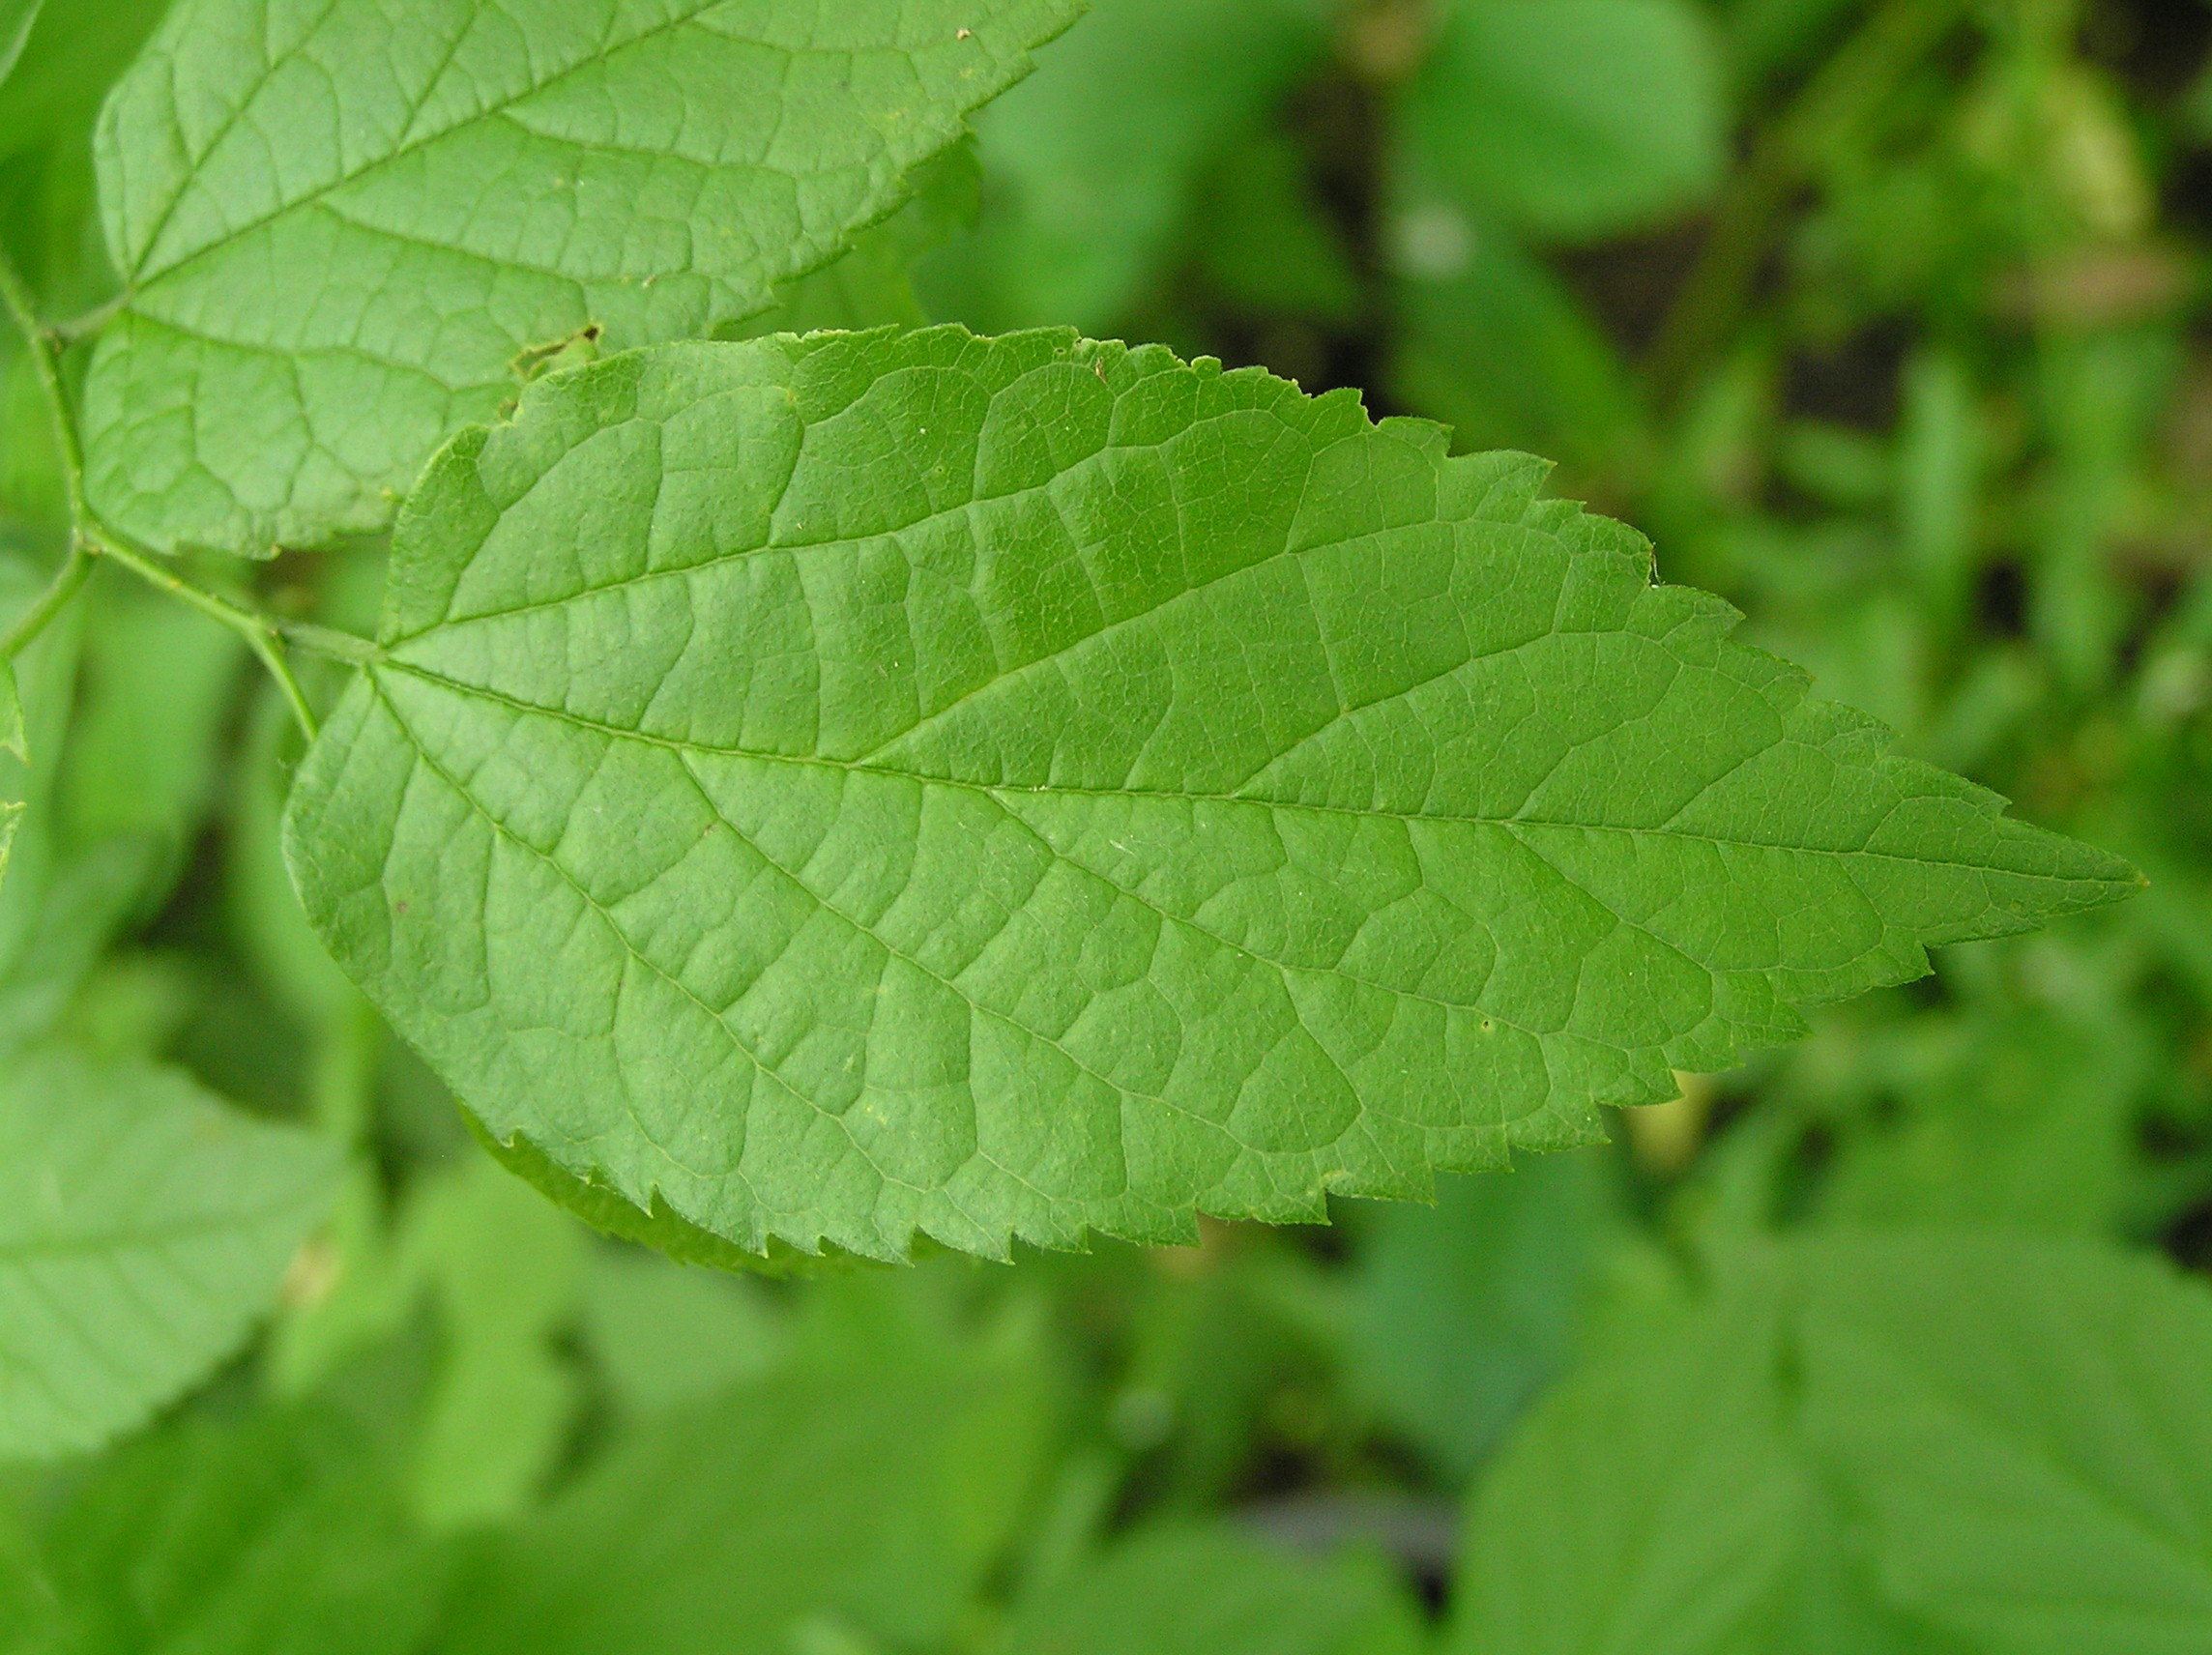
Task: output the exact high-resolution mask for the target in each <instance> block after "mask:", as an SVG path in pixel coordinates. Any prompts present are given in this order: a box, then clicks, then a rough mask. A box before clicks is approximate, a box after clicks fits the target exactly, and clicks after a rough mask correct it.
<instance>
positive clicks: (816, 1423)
mask: <svg viewBox="0 0 2212 1655" xmlns="http://www.w3.org/2000/svg"><path fill="white" fill-rule="evenodd" d="M1041 1404H1042V1396H1041V1389H1040V1385H1039V1381H1038V1377H1037V1375H1036V1373H1035V1371H1034V1369H1033V1366H1032V1364H1031V1359H1030V1358H1028V1357H1026V1356H1024V1357H1021V1358H1018V1359H1017V1358H1015V1357H1012V1356H1008V1355H1003V1354H1001V1355H991V1356H977V1355H971V1356H968V1357H965V1358H955V1359H950V1360H945V1359H932V1358H924V1357H921V1356H920V1355H918V1353H913V1352H909V1353H904V1354H902V1355H901V1356H900V1357H898V1358H896V1359H891V1360H886V1361H883V1362H881V1363H878V1364H873V1365H856V1364H853V1363H843V1364H839V1365H838V1366H837V1367H835V1368H829V1369H824V1370H821V1371H813V1372H797V1373H792V1374H789V1375H778V1376H775V1377H772V1378H770V1379H764V1380H761V1381H759V1382H756V1383H753V1384H749V1385H741V1386H740V1387H738V1388H737V1389H735V1390H732V1391H729V1392H726V1393H724V1394H723V1395H722V1396H720V1397H717V1398H715V1399H714V1400H713V1401H710V1402H705V1403H700V1404H694V1405H689V1406H683V1407H677V1408H669V1409H667V1410H665V1411H663V1412H661V1413H659V1414H657V1415H655V1416H654V1417H653V1418H652V1419H650V1420H648V1421H646V1422H645V1423H643V1424H642V1425H641V1426H640V1427H639V1428H638V1429H637V1430H635V1431H633V1432H632V1433H630V1434H629V1435H628V1436H627V1437H626V1438H624V1439H623V1441H622V1442H621V1444H620V1445H619V1446H617V1447H616V1448H614V1449H613V1450H612V1451H611V1452H610V1453H609V1454H608V1455H607V1457H606V1458H605V1459H604V1460H603V1461H602V1462H601V1463H600V1464H599V1465H598V1466H596V1467H595V1468H594V1469H593V1470H591V1471H590V1472H588V1473H587V1474H586V1475H585V1476H584V1477H582V1478H581V1479H580V1480H579V1481H578V1482H577V1483H576V1484H574V1485H573V1486H572V1487H571V1488H570V1489H569V1490H568V1492H566V1493H565V1494H563V1495H561V1496H560V1497H558V1498H557V1499H556V1500H555V1501H554V1503H553V1504H552V1505H551V1506H550V1507H549V1508H548V1509H547V1510H546V1511H545V1513H544V1514H543V1515H542V1516H541V1517H539V1518H538V1519H536V1520H533V1521H532V1522H530V1523H527V1524H524V1525H523V1526H522V1527H521V1528H520V1529H519V1530H517V1531H516V1532H515V1533H514V1534H513V1535H512V1537H511V1538H510V1539H509V1540H507V1541H506V1542H504V1543H503V1544H500V1545H498V1546H496V1547H494V1548H491V1549H489V1551H488V1553H487V1555H486V1557H485V1560H484V1565H483V1567H482V1569H481V1570H480V1572H479V1573H478V1574H477V1575H476V1576H475V1577H474V1578H473V1579H471V1580H469V1581H468V1582H464V1589H462V1590H460V1591H457V1592H456V1593H455V1594H454V1597H453V1605H454V1613H453V1624H452V1626H451V1630H450V1632H449V1636H448V1640H447V1642H446V1643H445V1645H444V1647H445V1648H446V1649H447V1650H449V1651H450V1652H451V1655H493V1652H495V1651H503V1650H514V1651H518V1652H520V1651H528V1652H530V1655H568V1652H571V1651H572V1652H575V1655H597V1652H599V1651H606V1650H628V1649H636V1650H648V1649H650V1650H653V1651H655V1655H691V1652H692V1651H698V1652H699V1655H710V1652H711V1655H791V1651H792V1650H793V1648H794V1646H795V1645H796V1646H798V1647H800V1648H804V1647H805V1644H804V1643H803V1642H802V1641H801V1639H802V1638H803V1637H806V1636H819V1631H820V1630H821V1629H826V1628H829V1627H836V1628H838V1629H839V1630H845V1629H847V1628H849V1629H850V1631H847V1632H846V1637H847V1639H848V1640H864V1639H867V1638H878V1639H882V1640H886V1641H888V1642H889V1643H891V1644H892V1646H893V1647H896V1648H914V1647H937V1646H941V1645H942V1644H943V1643H944V1642H945V1641H946V1635H947V1634H948V1632H949V1631H950V1630H951V1628H952V1626H953V1624H954V1623H955V1621H956V1619H957V1617H958V1616H959V1615H960V1614H961V1612H962V1611H964V1610H965V1609H966V1608H967V1607H968V1604H969V1600H970V1597H971V1595H972V1594H973V1592H974V1591H975V1588H976V1586H977V1584H978V1583H979V1582H980V1581H981V1579H982V1576H983V1573H984V1571H985V1569H986V1568H987V1567H988V1566H989V1565H990V1563H991V1562H992V1560H993V1559H994V1558H995V1556H996V1554H997V1553H998V1551H999V1550H1000V1548H1001V1546H1002V1545H1003V1544H1004V1540H1005V1537H1006V1535H1007V1532H1008V1530H1009V1529H1010V1527H1011V1525H1012V1523H1013V1521H1014V1518H1015V1516H1016V1515H1017V1513H1018V1512H1019V1510H1020V1507H1021V1502H1022V1501H1023V1499H1024V1498H1025V1497H1026V1496H1027V1495H1028V1494H1029V1492H1030V1484H1031V1481H1032V1479H1033V1477H1034V1475H1035V1473H1036V1469H1037V1450H1038V1448H1039V1446H1040V1443H1039V1435H1040V1431H1039V1428H1040V1424H1041V1415H1042V1408H1041ZM830 1646H834V1645H830ZM860 1646H861V1647H865V1646H866V1645H865V1643H864V1642H862V1643H861V1644H860Z"/></svg>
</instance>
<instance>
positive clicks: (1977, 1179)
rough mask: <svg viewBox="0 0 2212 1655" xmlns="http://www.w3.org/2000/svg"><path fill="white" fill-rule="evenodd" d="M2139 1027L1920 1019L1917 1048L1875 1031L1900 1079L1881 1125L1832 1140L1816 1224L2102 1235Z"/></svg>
mask: <svg viewBox="0 0 2212 1655" xmlns="http://www.w3.org/2000/svg"><path fill="white" fill-rule="evenodd" d="M2039 963H2040V964H2041V965H2043V966H2044V967H2046V968H2047V969H2049V970H2050V971H2052V973H2057V972H2061V971H2068V970H2072V971H2075V972H2079V973H2082V975H2083V976H2084V977H2085V978H2087V979H2089V980H2095V979H2096V978H2097V977H2098V976H2100V975H2102V976H2108V977H2109V976H2110V975H2114V974H2116V973H2115V972H2114V970H2113V968H2112V967H2111V966H2110V964H2109V963H2108V962H2104V961H2094V960H2084V961H2072V960H2066V959H2064V958H2063V957H2062V956H2055V955H2054V954H2052V953H2050V952H2047V953H2046V954H2045V956H2044V958H2043V959H2042V961H2040V962H2039ZM2139 1021H2140V1020H2139V1019H2138V1018H2130V1017H2127V1016H2125V1015H2122V1014H2120V1008H2115V1007H2110V1006H2106V1007H2091V1008H2085V1010H2084V1009H2078V1010H2071V1011H2066V1010H2061V1009H2059V1008H2055V1007H2051V1006H2046V1005H2039V1004H2036V1003H2034V1002H2027V1003H2021V1002H1998V1003H1996V1004H1994V1005H1983V1006H1976V1007H1974V1008H1972V1009H1971V1010H1970V1011H1969V1013H1968V1014H1967V1015H1965V1016H1959V1017H1954V1018H1949V1019H1945V1018H1942V1017H1939V1016H1931V1015H1929V1014H1928V1013H1925V1012H1924V1013H1922V1014H1921V1016H1920V1018H1919V1019H1918V1023H1917V1030H1918V1032H1919V1033H1920V1035H1921V1038H1920V1039H1919V1040H1918V1041H1913V1040H1911V1039H1910V1038H1909V1032H1908V1031H1906V1030H1888V1031H1879V1032H1878V1033H1877V1035H1876V1036H1875V1037H1876V1038H1882V1039H1885V1040H1886V1041H1887V1043H1888V1045H1889V1047H1890V1048H1891V1049H1892V1050H1893V1051H1895V1052H1896V1053H1897V1055H1898V1057H1900V1058H1901V1059H1903V1060H1904V1061H1905V1064H1906V1068H1907V1072H1906V1075H1904V1076H1903V1077H1902V1078H1901V1084H1900V1086H1899V1088H1898V1092H1897V1096H1896V1097H1895V1098H1894V1099H1892V1100H1890V1101H1891V1102H1892V1104H1893V1105H1894V1107H1893V1108H1891V1109H1889V1110H1886V1111H1884V1112H1883V1118H1882V1119H1881V1120H1880V1121H1879V1122H1878V1124H1877V1123H1875V1122H1865V1123H1860V1124H1858V1125H1857V1126H1856V1127H1855V1129H1853V1130H1849V1131H1848V1132H1845V1133H1842V1134H1839V1137H1840V1142H1839V1144H1838V1145H1837V1152H1836V1156H1835V1162H1834V1166H1833V1168H1832V1170H1831V1171H1830V1173H1829V1175H1828V1178H1827V1180H1826V1184H1825V1187H1824V1188H1823V1190H1822V1193H1821V1200H1820V1207H1819V1211H1820V1215H1821V1217H1822V1218H1823V1219H1826V1220H1828V1221H1830V1222H1836V1221H1842V1222H1845V1223H1859V1224H1900V1223H1916V1224H1956V1225H1977V1224H1980V1225H2011V1226H2015V1227H2018V1228H2021V1229H2027V1230H2038V1231H2046V1232H2050V1231H2059V1232H2067V1231H2071V1232H2080V1233H2085V1234H2099V1233H2103V1232H2108V1231H2110V1229H2112V1228H2113V1227H2114V1225H2115V1223H2116V1221H2117V1220H2118V1219H2119V1217H2120V1215H2121V1213H2122V1211H2123V1210H2124V1198H2125V1196H2126V1193H2127V1187H2128V1172H2129V1168H2130V1165H2131V1162H2132V1161H2133V1159H2134V1157H2135V1154H2136V1148H2135V1144H2136V1137H2137V1133H2138V1130H2139V1127H2138V1122H2137V1113H2138V1106H2139V1100H2140V1098H2141V1095H2142V1092H2143V1088H2144V1083H2145V1081H2146V1079H2148V1078H2150V1077H2151V1076H2152V1075H2153V1073H2154V1069H2155V1064H2154V1054H2153V1051H2152V1049H2151V1046H2150V1042H2149V1039H2148V1038H2147V1031H2145V1030H2144V1029H2142V1028H2141V1027H2140V1026H2139Z"/></svg>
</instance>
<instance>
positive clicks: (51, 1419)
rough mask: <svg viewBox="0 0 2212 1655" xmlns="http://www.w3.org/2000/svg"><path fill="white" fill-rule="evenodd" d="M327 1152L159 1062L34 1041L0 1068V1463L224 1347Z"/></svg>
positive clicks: (310, 1202) (282, 1254)
mask: <svg viewBox="0 0 2212 1655" xmlns="http://www.w3.org/2000/svg"><path fill="white" fill-rule="evenodd" d="M335 1162H336V1156H335V1152H333V1151H332V1150H331V1149H330V1147H328V1146H326V1145H324V1144H322V1143H321V1142H319V1141H318V1140H316V1139H314V1138H311V1137H309V1136H308V1135H307V1134H306V1133H304V1132H301V1131H299V1130H297V1129H296V1128H289V1127H279V1126H272V1125H265V1124H262V1123H259V1122H255V1121H252V1120H249V1119H247V1118H246V1117H244V1116H242V1115H239V1114H237V1113H236V1112H234V1111H231V1110H228V1109H225V1108H223V1107H222V1106H221V1105H219V1104H218V1103H217V1102H216V1101H215V1100H214V1099H213V1098H211V1097H210V1096H208V1095H207V1094H206V1093H205V1092H203V1091H202V1090H200V1089H198V1088H197V1087H195V1086H194V1085H192V1084H191V1082H190V1081H189V1080H188V1079H186V1078H185V1077H183V1076H182V1075H179V1074H177V1073H175V1072H173V1071H168V1070H160V1069H154V1068H150V1067H145V1066H127V1067H113V1068H107V1067H101V1066H97V1065H95V1064H92V1063H90V1062H88V1061H87V1060H83V1059H81V1058H78V1057H75V1056H73V1055H71V1054H68V1053H65V1052H58V1051H49V1052H45V1053H42V1054H39V1055H36V1056H33V1057H29V1058H22V1059H16V1060H11V1063H10V1066H9V1070H8V1073H7V1075H6V1076H5V1078H4V1079H0V1459H9V1458H15V1457H18V1456H24V1455H48V1454H58V1453H65V1452H68V1451H71V1450H73V1449H79V1448H85V1447H90V1446H92V1445H94V1444H96V1443H98V1442H100V1441H102V1440H103V1439H104V1438H106V1437H109V1436H111V1435H113V1434H114V1433H115V1432H117V1431H120V1430H123V1429H125V1428H127V1427H130V1426H132V1425H135V1424H137V1423H139V1422H140V1421H142V1420H143V1419H145V1417H146V1416H147V1415H148V1414H149V1413H150V1412H151V1411H152V1410H153V1409H154V1408H157V1407H159V1406H160V1405H161V1404H163V1403H165V1402H167V1401H169V1400H170V1399H171V1398H172V1397H174V1396H175V1395H176V1394H177V1393H178V1392H180V1391H182V1390H183V1389H184V1388H185V1387H186V1386H188V1385H189V1384H191V1383H192V1382H194V1381H195V1380H197V1379H200V1378H201V1377H202V1376H204V1375H205V1374H206V1372H207V1370H208V1369H209V1368H210V1367H212V1366H213V1365H214V1364H215V1363H216V1362H218V1361H219V1360H220V1359H221V1358H222V1357H223V1356H225V1355H228V1354H229V1353H230V1352H231V1351H232V1350H235V1349H236V1348H237V1345H238V1343H239V1342H240V1341H241V1340H242V1339H243V1338H244V1337H245V1336H246V1332H247V1328H248V1327H250V1326H251V1324H252V1322H253V1321H254V1320H255V1319H256V1318H257V1317H259V1316H261V1315H262V1314H264V1313H265V1312H266V1311H268V1310H269V1309H270V1308H271V1306H272V1305H273V1304H274V1302H275V1300H276V1294H277V1282H278V1279H279V1278H280V1277H281V1275H282V1274H283V1271H284V1267H285V1265H286V1263H288V1262H289V1261H290V1260H291V1258H292V1255H293V1253H294V1251H295V1250H296V1249H297V1248H298V1247H299V1245H300V1242H301V1241H302V1239H303V1238H304V1237H305V1236H306V1233H307V1231H308V1230H309V1228H310V1227H311V1226H312V1225H313V1224H314V1223H315V1221H316V1220H317V1218H318V1217H319V1216H320V1215H321V1213H322V1210H323V1208H324V1206H325V1205H326V1204H327V1202H328V1200H329V1198H330V1195H331V1191H332V1186H333V1183H334V1180H335V1170H336V1169H335Z"/></svg>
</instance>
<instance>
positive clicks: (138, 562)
mask: <svg viewBox="0 0 2212 1655" xmlns="http://www.w3.org/2000/svg"><path fill="white" fill-rule="evenodd" d="M82 537H83V539H84V540H85V541H86V542H88V543H89V544H90V545H91V546H92V548H93V550H95V551H97V552H98V553H100V555H101V556H102V557H104V558H109V559H112V560H113V561H114V562H116V563H119V564H121V565H122V566H124V567H125V568H127V569H129V570H130V571H131V573H132V574H134V575H136V576H137V577H138V578H139V579H140V580H143V581H145V582H146V583H147V584H148V585H151V586H157V587H160V589H161V590H162V591H163V592H165V593H167V594H168V595H170V596H172V597H174V598H177V599H179V600H180V601H182V602H185V603H189V604H190V605H191V606H192V607H193V608H194V609H197V610H198V611H199V612H200V613H201V614H202V615H205V616H206V617H207V618H208V619H209V620H211V621H213V622H215V623H216V624H218V625H222V626H228V627H229V628H230V629H231V630H232V631H233V632H236V633H237V634H238V635H239V636H240V637H242V638H244V639H245V640H246V642H247V647H248V648H249V649H251V650H252V651H253V653H255V654H256V655H259V656H260V657H261V664H262V665H263V666H265V667H267V668H268V669H269V676H270V677H271V678H273V679H275V680H276V681H277V688H278V689H280V690H282V691H283V692H284V699H285V700H286V701H287V702H289V703H290V704H291V707H292V716H293V717H295V718H297V719H298V720H299V721H300V728H301V729H302V730H304V731H306V734H307V740H310V741H311V740H314V739H315V713H314V710H313V709H312V708H310V707H309V706H308V705H307V698H306V695H305V694H304V693H302V691H301V689H300V681H299V680H298V679H296V678H294V677H293V676H292V667H291V663H290V662H288V661H287V660H285V658H284V640H283V637H282V636H281V634H279V632H278V631H277V622H276V621H275V620H273V619H272V618H270V617H269V616H267V615H263V614H260V613H258V612H257V611H255V610H251V609H247V608H245V607H244V606H243V605H240V604H236V603H233V602H232V601H231V600H230V599H229V598H227V597H222V596H219V595H217V594H215V593H212V592H209V591H207V590H206V589H205V588H203V587H197V586H194V585H193V584H192V583H191V582H190V581H189V580H186V579H185V578H184V577H183V576H182V575H179V574H177V573H176V572H174V571H173V570H171V569H170V568H169V567H167V566H165V565H164V564H162V563H161V562H160V559H159V558H157V557H156V556H155V555H154V554H153V553H152V552H148V551H144V550H142V549H141V548H139V547H137V546H133V545H132V544H131V542H130V541H128V540H126V539H125V538H124V537H122V536H120V535H117V534H115V533H113V532H112V531H110V530H108V529H105V528H101V527H91V528H88V529H86V530H84V531H83V532H82Z"/></svg>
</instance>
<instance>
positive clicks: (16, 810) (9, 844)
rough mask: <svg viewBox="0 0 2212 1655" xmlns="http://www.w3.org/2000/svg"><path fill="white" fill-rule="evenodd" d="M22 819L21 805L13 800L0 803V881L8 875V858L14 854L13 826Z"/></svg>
mask: <svg viewBox="0 0 2212 1655" xmlns="http://www.w3.org/2000/svg"><path fill="white" fill-rule="evenodd" d="M22 820H23V806H22V805H21V804H20V803H17V802H15V801H14V800H10V801H9V802H7V803H4V804H0V881H5V880H6V879H7V877H8V858H9V857H11V856H12V855H14V854H15V828H16V827H17V826H18V825H19V824H20V823H21V822H22Z"/></svg>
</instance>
